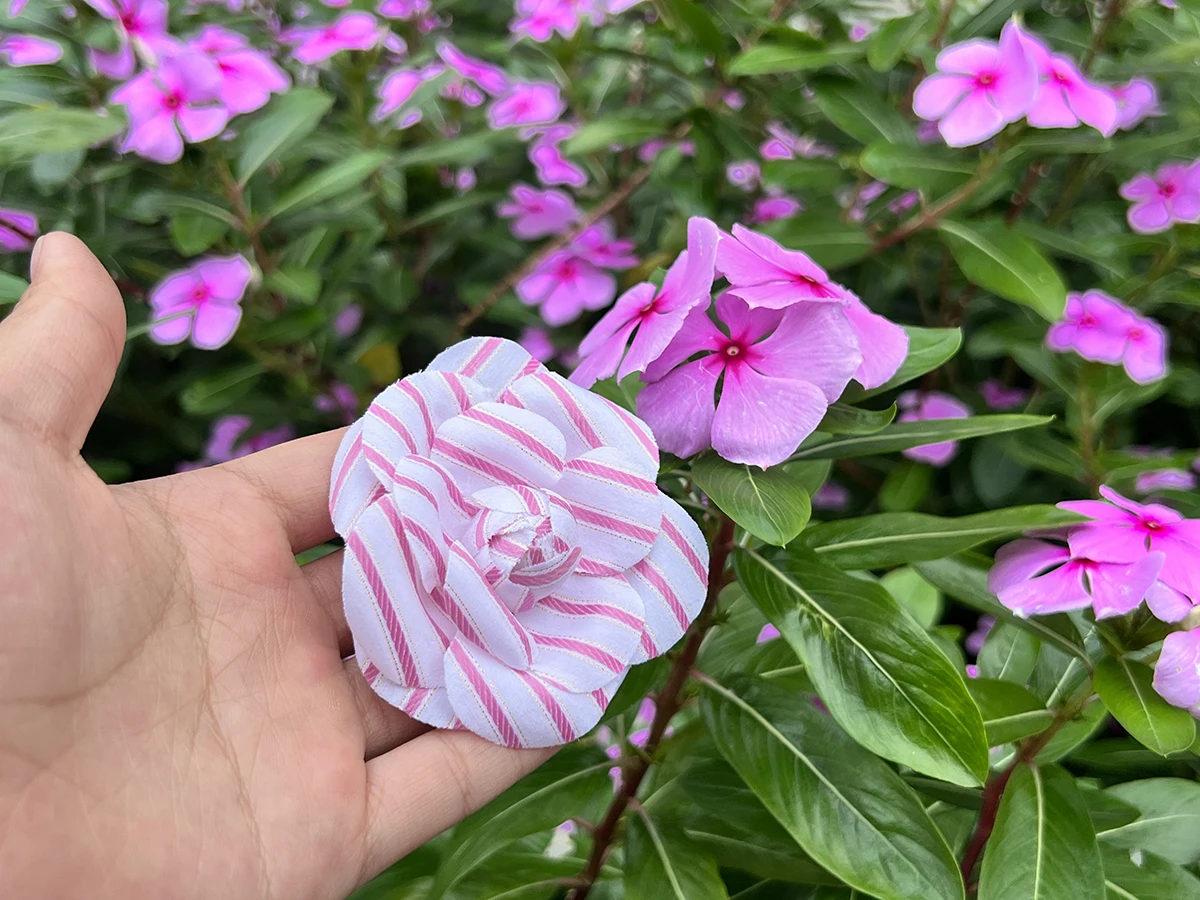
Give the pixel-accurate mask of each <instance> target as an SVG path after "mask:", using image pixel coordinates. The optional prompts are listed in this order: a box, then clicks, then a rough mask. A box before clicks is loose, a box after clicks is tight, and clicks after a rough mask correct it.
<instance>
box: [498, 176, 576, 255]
mask: <svg viewBox="0 0 1200 900" xmlns="http://www.w3.org/2000/svg"><path fill="white" fill-rule="evenodd" d="M496 215H498V216H500V217H501V218H504V219H512V220H513V222H512V225H511V226H510V230H511V231H512V234H513V237H515V238H517V239H518V240H522V241H536V240H538V239H539V238H544V237H547V236H549V235H552V234H563V233H564V232H565V231H566V230H567V229H568V228H569V227H570V226H571V225H573V224H574V223H575V222H577V221H579V209H578V207H576V206H575V201H574V200H573V199H572V198H571V196H570V195H569V194H566V193H564V192H563V191H556V190H547V191H539V190H538V189H537V188H533V187H530V186H529V185H527V184H514V185H513V186H512V189H511V190H510V191H509V198H508V199H507V200H505V201H504V202H503V203H501V204H500V205H499V206H497V207H496Z"/></svg>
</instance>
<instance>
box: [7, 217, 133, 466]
mask: <svg viewBox="0 0 1200 900" xmlns="http://www.w3.org/2000/svg"><path fill="white" fill-rule="evenodd" d="M30 268H31V273H30V274H31V278H32V282H31V284H30V286H29V290H27V291H26V292H25V295H24V296H23V297H22V298H21V301H20V302H19V303H18V304H17V305H16V307H15V308H14V309H13V311H12V312H11V313H10V314H9V315H8V317H7V318H6V319H4V321H3V322H0V420H6V421H8V422H10V423H11V424H13V425H14V426H16V427H17V428H19V429H21V430H22V431H26V432H28V433H31V434H33V435H35V436H37V437H39V438H41V439H43V440H45V441H46V442H48V443H51V444H54V445H56V446H59V447H60V448H62V449H64V450H66V451H68V452H71V453H75V452H78V450H79V448H80V447H82V446H83V441H84V438H86V437H87V433H88V429H89V428H91V426H92V422H93V421H94V420H95V418H96V413H97V412H99V411H100V404H101V403H103V402H104V398H105V396H106V395H107V394H108V390H109V388H110V387H112V381H113V377H114V376H115V375H116V372H117V364H118V363H119V362H120V361H121V352H122V351H123V350H124V348H125V305H124V304H123V303H122V302H121V295H120V293H119V292H118V291H117V286H116V285H115V284H113V280H112V279H111V278H110V277H109V275H108V272H107V271H105V269H104V266H103V265H101V263H100V260H98V259H96V257H95V256H93V255H92V252H91V251H90V250H88V248H87V247H86V246H85V245H84V244H83V242H82V241H81V240H79V238H77V237H74V236H73V235H70V234H66V233H64V232H52V233H50V234H46V235H43V236H42V237H41V238H40V239H39V240H38V242H37V244H36V245H35V246H34V248H33V258H32V262H31V264H30Z"/></svg>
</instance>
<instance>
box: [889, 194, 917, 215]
mask: <svg viewBox="0 0 1200 900" xmlns="http://www.w3.org/2000/svg"><path fill="white" fill-rule="evenodd" d="M920 202H921V195H920V194H918V193H917V192H916V191H905V192H904V193H903V194H901V195H900V196H899V197H897V198H896V199H895V200H892V201H891V202H889V203H888V209H889V210H890V211H891V212H894V213H895V214H896V215H901V214H903V213H906V212H908V211H909V210H910V209H912V208H913V207H914V206H916V205H917V204H918V203H920Z"/></svg>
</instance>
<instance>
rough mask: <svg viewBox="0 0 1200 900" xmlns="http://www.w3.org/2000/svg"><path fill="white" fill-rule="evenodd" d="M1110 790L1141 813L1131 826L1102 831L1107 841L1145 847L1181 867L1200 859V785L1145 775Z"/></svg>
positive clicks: (1119, 845) (1127, 845)
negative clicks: (1139, 779) (1143, 777)
mask: <svg viewBox="0 0 1200 900" xmlns="http://www.w3.org/2000/svg"><path fill="white" fill-rule="evenodd" d="M1107 793H1108V794H1110V795H1111V796H1113V797H1116V798H1117V799H1118V800H1121V801H1123V802H1125V803H1128V804H1129V805H1130V806H1132V807H1134V808H1135V809H1137V810H1138V811H1139V812H1141V814H1142V815H1141V818H1139V819H1138V820H1137V821H1135V822H1131V823H1129V824H1128V825H1123V826H1120V827H1117V828H1110V829H1107V830H1105V831H1102V832H1101V833H1100V839H1101V840H1102V841H1103V842H1104V843H1105V844H1108V845H1111V846H1114V847H1124V848H1126V849H1129V850H1146V851H1148V852H1150V853H1156V854H1158V855H1159V856H1161V857H1163V858H1164V859H1169V860H1170V861H1171V862H1173V863H1176V864H1178V865H1181V866H1189V865H1192V864H1193V863H1195V862H1196V861H1198V860H1200V784H1197V783H1196V782H1195V781H1191V780H1185V779H1183V778H1146V779H1143V780H1141V781H1128V782H1126V783H1125V784H1118V785H1114V786H1113V787H1110V788H1109V789H1108V791H1107Z"/></svg>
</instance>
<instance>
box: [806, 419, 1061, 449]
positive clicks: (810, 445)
mask: <svg viewBox="0 0 1200 900" xmlns="http://www.w3.org/2000/svg"><path fill="white" fill-rule="evenodd" d="M1053 421H1054V417H1053V416H1024V415H997V416H971V417H970V418H967V419H926V420H924V421H921V422H893V423H892V424H891V425H889V426H888V427H887V428H884V429H882V430H881V431H877V432H875V434H866V435H847V436H844V437H835V438H830V437H825V436H815V437H813V438H809V439H808V440H807V441H805V442H804V443H803V444H801V445H800V449H799V450H797V451H796V452H795V453H793V454H792V457H791V458H792V459H793V460H796V459H853V458H856V457H860V456H875V455H877V454H880V453H895V452H896V451H898V450H907V449H909V448H910V447H922V446H924V445H925V444H937V443H940V442H941V441H961V440H966V439H967V438H974V437H982V436H983V435H985V434H1000V433H1002V432H1005V431H1020V430H1021V429H1022V428H1037V427H1038V426H1041V425H1047V424H1049V423H1050V422H1053Z"/></svg>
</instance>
